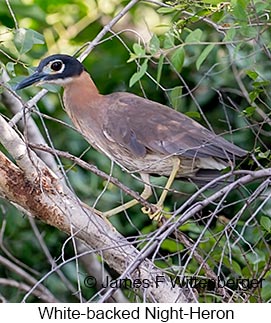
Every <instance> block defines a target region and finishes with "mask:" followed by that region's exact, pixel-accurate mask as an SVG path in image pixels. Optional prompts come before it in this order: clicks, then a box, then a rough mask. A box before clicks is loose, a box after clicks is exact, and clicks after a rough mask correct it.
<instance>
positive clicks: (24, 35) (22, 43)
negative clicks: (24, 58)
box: [14, 28, 44, 54]
mask: <svg viewBox="0 0 271 323" xmlns="http://www.w3.org/2000/svg"><path fill="white" fill-rule="evenodd" d="M14 44H15V46H16V48H17V50H18V51H19V53H20V54H26V53H27V52H29V51H30V50H31V49H32V47H33V46H34V45H36V44H44V38H43V36H42V35H41V34H40V33H38V32H36V31H34V30H32V29H24V28H20V29H18V30H16V33H15V37H14Z"/></svg>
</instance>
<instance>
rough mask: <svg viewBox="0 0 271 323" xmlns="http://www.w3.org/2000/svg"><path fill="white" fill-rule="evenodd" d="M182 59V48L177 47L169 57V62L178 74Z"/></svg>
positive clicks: (183, 53)
mask: <svg viewBox="0 0 271 323" xmlns="http://www.w3.org/2000/svg"><path fill="white" fill-rule="evenodd" d="M184 57H185V51H184V48H183V47H179V48H178V49H176V50H175V51H174V53H173V54H172V56H171V59H170V61H171V63H172V65H173V66H174V67H175V69H176V70H177V71H178V72H180V71H181V70H182V67H183V63H184Z"/></svg>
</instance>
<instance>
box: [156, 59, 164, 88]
mask: <svg viewBox="0 0 271 323" xmlns="http://www.w3.org/2000/svg"><path fill="white" fill-rule="evenodd" d="M164 59H165V56H164V55H161V56H160V57H159V61H158V68H157V75H156V81H157V83H160V80H161V75H162V70H163V66H164Z"/></svg>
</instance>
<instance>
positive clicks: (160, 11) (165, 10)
mask: <svg viewBox="0 0 271 323" xmlns="http://www.w3.org/2000/svg"><path fill="white" fill-rule="evenodd" d="M174 11H175V8H174V7H168V8H166V7H161V8H159V9H158V10H157V12H158V13H164V14H167V13H172V12H174Z"/></svg>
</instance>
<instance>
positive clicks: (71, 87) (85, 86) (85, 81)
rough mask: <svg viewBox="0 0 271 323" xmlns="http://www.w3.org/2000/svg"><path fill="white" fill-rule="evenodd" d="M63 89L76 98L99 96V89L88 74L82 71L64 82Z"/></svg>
mask: <svg viewBox="0 0 271 323" xmlns="http://www.w3.org/2000/svg"><path fill="white" fill-rule="evenodd" d="M64 91H65V92H66V94H67V93H69V96H72V97H75V98H76V99H82V100H83V99H95V98H96V97H100V94H99V91H98V89H97V87H96V85H95V84H94V82H93V81H92V79H91V77H90V75H89V74H88V73H87V72H85V71H83V72H82V73H81V74H80V75H79V76H76V77H73V78H72V80H71V81H70V82H67V83H66V84H64Z"/></svg>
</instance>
